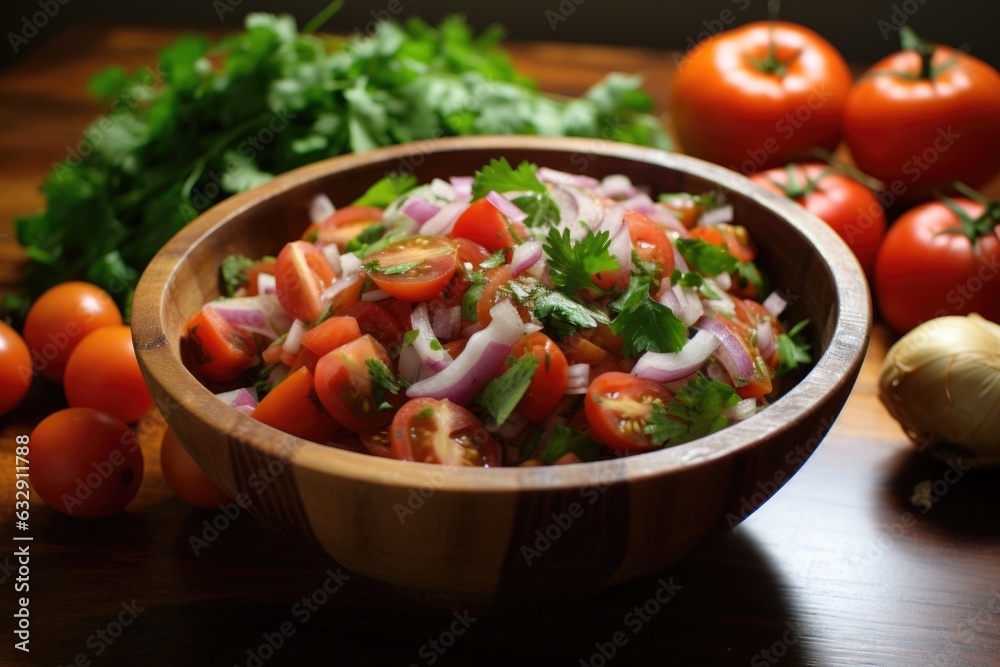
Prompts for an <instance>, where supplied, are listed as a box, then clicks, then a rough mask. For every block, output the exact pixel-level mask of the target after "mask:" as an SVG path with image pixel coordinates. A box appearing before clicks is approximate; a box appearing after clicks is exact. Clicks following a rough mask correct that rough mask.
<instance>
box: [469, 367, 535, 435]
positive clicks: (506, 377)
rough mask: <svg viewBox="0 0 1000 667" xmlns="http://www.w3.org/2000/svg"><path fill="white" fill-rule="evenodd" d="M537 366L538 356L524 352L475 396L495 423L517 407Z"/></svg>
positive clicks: (505, 417)
mask: <svg viewBox="0 0 1000 667" xmlns="http://www.w3.org/2000/svg"><path fill="white" fill-rule="evenodd" d="M536 368H538V357H536V356H535V355H533V354H526V355H525V356H523V357H521V358H520V359H518V360H517V362H516V363H514V365H513V366H511V367H510V368H508V369H507V370H506V371H504V372H503V373H502V374H500V375H498V376H497V377H495V378H493V379H492V380H490V381H489V383H487V385H486V386H485V387H483V390H482V391H481V392H479V394H478V395H477V396H476V398H475V402H476V405H479V406H480V407H482V408H483V409H484V410H486V413H487V414H488V415H489V416H490V418H491V419H492V420H493V423H495V424H498V425H499V424H503V423H504V422H505V421H507V418H508V417H510V413H512V412H513V411H514V408H516V407H517V404H518V402H520V400H521V397H523V396H524V392H526V391H528V386H529V385H530V384H531V379H532V378H533V377H534V376H535V369H536Z"/></svg>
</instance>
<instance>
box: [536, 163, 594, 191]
mask: <svg viewBox="0 0 1000 667" xmlns="http://www.w3.org/2000/svg"><path fill="white" fill-rule="evenodd" d="M536 175H537V176H538V180H540V181H541V182H542V183H552V184H553V185H573V186H576V187H578V188H587V189H593V188H596V187H597V186H598V185H600V181H598V180H597V179H596V178H592V177H590V176H584V175H583V174H568V173H566V172H565V171H557V170H555V169H549V168H548V167H539V169H538V172H537V173H536Z"/></svg>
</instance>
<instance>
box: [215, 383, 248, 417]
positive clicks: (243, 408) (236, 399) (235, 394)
mask: <svg viewBox="0 0 1000 667" xmlns="http://www.w3.org/2000/svg"><path fill="white" fill-rule="evenodd" d="M216 396H218V397H219V399H220V400H221V401H222V402H224V403H225V404H226V405H228V406H229V407H231V408H236V409H237V410H239V411H240V412H242V413H244V414H250V413H251V412H253V411H254V408H256V407H257V403H258V400H257V388H256V387H241V388H240V389H234V390H232V391H227V392H224V393H221V394H216Z"/></svg>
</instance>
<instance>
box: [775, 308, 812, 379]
mask: <svg viewBox="0 0 1000 667" xmlns="http://www.w3.org/2000/svg"><path fill="white" fill-rule="evenodd" d="M808 325H809V320H807V319H806V320H802V321H801V322H799V323H798V324H796V325H795V326H793V327H792V328H791V329H789V330H788V331H787V332H786V333H783V334H778V342H777V346H778V375H786V374H787V373H791V372H792V371H794V370H796V369H798V368H799V367H801V366H805V365H807V364H810V363H812V355H810V354H809V348H810V347H811V346H810V344H809V341H807V340H806V335H805V328H806V327H807V326H808Z"/></svg>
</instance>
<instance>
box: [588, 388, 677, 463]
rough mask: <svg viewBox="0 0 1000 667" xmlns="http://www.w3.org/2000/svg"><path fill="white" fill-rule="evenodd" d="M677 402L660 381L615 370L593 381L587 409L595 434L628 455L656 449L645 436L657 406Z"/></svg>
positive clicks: (604, 443)
mask: <svg viewBox="0 0 1000 667" xmlns="http://www.w3.org/2000/svg"><path fill="white" fill-rule="evenodd" d="M673 400H674V397H673V394H671V393H670V390H669V389H667V388H666V387H664V386H663V385H662V384H660V383H659V382H653V381H652V380H647V379H645V378H640V377H636V376H634V375H629V374H628V373H619V372H614V371H613V372H610V373H602V374H601V375H598V376H597V377H596V378H594V379H593V380H592V381H591V383H590V386H589V387H588V388H587V395H586V398H585V399H584V403H583V406H584V409H585V410H586V412H587V423H588V424H589V425H590V433H591V435H593V436H594V437H595V438H596V439H597V440H598V442H600V443H601V444H603V445H605V446H606V447H609V448H611V449H613V450H615V451H618V452H624V453H626V454H627V453H633V452H641V451H646V450H650V449H655V445H653V443H652V441H651V440H650V438H649V436H648V435H647V434H646V433H644V429H645V427H646V423H647V422H648V420H649V417H650V416H651V415H652V414H653V406H654V405H664V404H666V403H669V402H671V401H673Z"/></svg>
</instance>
